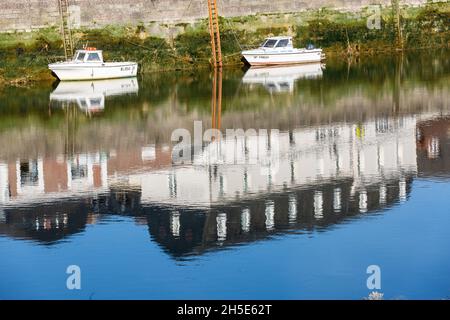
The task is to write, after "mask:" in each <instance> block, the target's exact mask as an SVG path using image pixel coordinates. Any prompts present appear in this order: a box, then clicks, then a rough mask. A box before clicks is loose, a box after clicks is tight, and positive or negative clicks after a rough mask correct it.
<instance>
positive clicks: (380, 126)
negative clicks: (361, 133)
mask: <svg viewBox="0 0 450 320" xmlns="http://www.w3.org/2000/svg"><path fill="white" fill-rule="evenodd" d="M375 126H376V129H375V130H376V132H377V133H386V132H388V131H389V121H388V119H386V118H385V119H377V120H376V123H375Z"/></svg>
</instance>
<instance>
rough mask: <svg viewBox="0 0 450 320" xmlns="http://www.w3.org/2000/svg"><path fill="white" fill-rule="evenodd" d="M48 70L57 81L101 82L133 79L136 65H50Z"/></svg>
mask: <svg viewBox="0 0 450 320" xmlns="http://www.w3.org/2000/svg"><path fill="white" fill-rule="evenodd" d="M49 69H50V70H52V72H53V73H54V74H55V75H56V77H58V79H59V80H63V81H67V80H101V79H115V78H128V77H135V76H136V75H137V71H138V65H137V63H134V62H131V63H109V64H108V63H103V64H92V65H83V66H81V65H77V64H69V63H67V64H66V63H55V64H50V65H49Z"/></svg>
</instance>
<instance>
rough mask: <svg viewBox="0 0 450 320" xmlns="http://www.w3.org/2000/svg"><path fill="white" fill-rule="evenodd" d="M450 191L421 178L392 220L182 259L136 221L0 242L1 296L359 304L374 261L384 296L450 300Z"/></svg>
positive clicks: (392, 213) (353, 223)
mask: <svg viewBox="0 0 450 320" xmlns="http://www.w3.org/2000/svg"><path fill="white" fill-rule="evenodd" d="M449 186H450V185H449V183H447V182H440V183H438V182H433V181H425V180H415V181H414V182H413V186H412V193H411V197H410V199H409V200H408V202H405V203H403V204H402V205H399V206H395V207H393V208H391V209H389V210H388V211H387V212H386V214H382V215H376V216H370V217H369V216H368V217H367V218H366V219H357V220H353V221H349V222H347V223H345V224H340V225H338V226H335V227H334V228H333V229H327V230H328V231H326V232H314V233H312V234H303V235H282V236H277V237H276V238H275V241H260V242H253V243H250V244H246V245H244V246H239V247H232V248H230V247H228V248H227V250H221V251H215V252H211V253H207V254H205V255H203V256H201V257H200V258H197V259H195V260H185V261H181V262H180V261H176V260H173V259H171V258H170V256H168V255H166V254H162V249H161V248H160V247H158V246H157V244H156V243H155V242H154V241H151V242H149V240H148V230H147V228H148V227H147V226H146V225H143V226H140V225H136V224H135V222H134V220H133V219H132V218H124V217H114V218H112V220H109V221H108V220H106V221H103V223H101V224H96V225H89V226H88V227H87V229H86V231H85V232H84V233H83V234H81V235H74V236H71V237H70V238H68V239H67V241H64V242H60V243H59V244H57V245H55V246H53V247H45V246H36V245H34V244H33V243H31V242H28V241H18V240H11V239H8V238H3V237H2V238H0V251H1V252H2V259H1V260H0V261H1V262H0V298H90V297H91V298H93V299H100V298H124V297H126V298H138V299H139V298H252V299H260V298H280V299H302V298H352V299H361V298H363V297H365V296H367V295H368V294H369V290H368V289H367V288H366V279H367V275H366V273H365V272H366V268H367V266H369V265H372V264H377V265H379V266H380V267H381V272H382V290H381V291H382V292H384V293H385V298H388V299H392V298H401V297H404V298H409V299H414V298H445V297H449V296H450V274H449V273H448V270H450V254H449V253H448V247H449V245H450V232H448V230H447V229H448V226H449V225H450V215H449V214H448V209H446V208H448V206H449V204H450V203H449V200H448V191H449ZM431 199H432V200H431ZM119 222H120V223H119ZM29 261H33V263H32V264H30V263H28V262H29ZM18 262H19V263H18ZM70 264H78V265H80V267H81V270H82V290H81V291H79V292H75V291H68V290H66V289H65V281H66V277H67V275H66V274H65V269H66V267H67V266H68V265H70Z"/></svg>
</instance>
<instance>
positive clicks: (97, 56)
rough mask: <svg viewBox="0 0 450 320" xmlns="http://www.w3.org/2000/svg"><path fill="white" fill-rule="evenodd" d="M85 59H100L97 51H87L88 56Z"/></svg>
mask: <svg viewBox="0 0 450 320" xmlns="http://www.w3.org/2000/svg"><path fill="white" fill-rule="evenodd" d="M87 61H100V56H99V55H98V53H96V52H94V53H89V57H88V58H87Z"/></svg>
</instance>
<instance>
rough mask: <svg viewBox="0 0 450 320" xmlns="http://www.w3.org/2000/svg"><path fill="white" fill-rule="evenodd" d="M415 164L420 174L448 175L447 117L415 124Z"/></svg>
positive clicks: (449, 127) (449, 141) (449, 131)
mask: <svg viewBox="0 0 450 320" xmlns="http://www.w3.org/2000/svg"><path fill="white" fill-rule="evenodd" d="M417 165H418V167H419V172H420V175H424V176H436V175H443V176H448V175H449V172H450V118H449V117H441V118H435V119H431V120H428V121H424V122H422V123H420V124H419V125H418V126H417Z"/></svg>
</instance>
